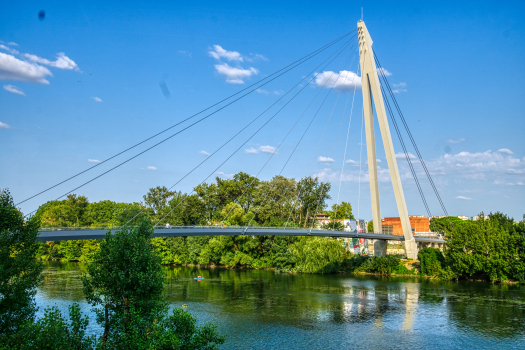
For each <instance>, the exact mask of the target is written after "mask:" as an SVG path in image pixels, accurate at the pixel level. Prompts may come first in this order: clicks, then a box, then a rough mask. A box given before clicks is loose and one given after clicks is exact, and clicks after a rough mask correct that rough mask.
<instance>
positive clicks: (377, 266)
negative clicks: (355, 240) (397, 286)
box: [355, 255, 401, 276]
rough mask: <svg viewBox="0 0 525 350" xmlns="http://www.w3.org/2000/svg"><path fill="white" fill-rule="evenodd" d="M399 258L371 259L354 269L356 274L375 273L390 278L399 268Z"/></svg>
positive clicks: (397, 256) (393, 256)
mask: <svg viewBox="0 0 525 350" xmlns="http://www.w3.org/2000/svg"><path fill="white" fill-rule="evenodd" d="M400 262H401V257H400V256H399V255H387V256H383V257H377V256H375V257H372V258H369V259H367V260H365V261H364V262H363V264H362V265H361V266H360V267H358V268H356V270H355V271H356V272H368V273H376V274H380V275H382V276H390V275H391V274H393V273H394V272H395V271H396V269H397V268H398V267H399V265H400Z"/></svg>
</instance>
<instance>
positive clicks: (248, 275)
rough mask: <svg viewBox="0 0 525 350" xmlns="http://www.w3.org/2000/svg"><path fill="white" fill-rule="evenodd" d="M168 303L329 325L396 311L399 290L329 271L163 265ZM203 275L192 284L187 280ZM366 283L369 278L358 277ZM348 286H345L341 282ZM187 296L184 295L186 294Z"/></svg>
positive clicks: (357, 320) (289, 322) (360, 320)
mask: <svg viewBox="0 0 525 350" xmlns="http://www.w3.org/2000/svg"><path fill="white" fill-rule="evenodd" d="M165 271H166V276H167V286H166V290H165V293H166V295H167V298H168V301H169V302H172V303H174V304H181V303H184V302H185V301H186V300H188V299H189V300H191V301H194V302H208V303H212V304H216V305H219V306H220V307H221V310H222V311H223V312H231V313H236V314H239V313H241V314H242V313H246V314H249V315H251V316H255V317H257V318H258V320H259V321H264V320H265V319H270V318H271V320H272V322H282V323H286V324H297V323H298V322H309V321H319V320H327V321H331V322H334V323H362V322H373V321H374V320H376V319H377V318H382V317H383V315H384V314H386V313H389V312H401V308H402V307H400V306H399V304H398V303H392V302H391V301H389V298H395V299H398V300H400V298H401V290H400V289H399V288H397V287H394V288H392V287H387V286H385V285H384V283H383V282H382V281H377V282H375V283H372V284H373V285H372V286H367V285H360V284H359V283H357V285H352V284H349V283H348V279H347V278H344V279H343V278H340V277H339V276H334V275H325V276H322V275H307V274H293V275H290V274H278V273H274V272H271V271H266V270H230V269H222V268H217V269H199V268H197V267H193V268H190V267H167V268H166V269H165ZM197 275H201V276H203V277H204V278H205V280H204V281H202V282H196V281H195V280H194V279H193V278H194V277H195V276H197ZM363 280H364V281H366V284H370V282H371V280H370V277H369V276H368V277H365V278H364V279H363ZM346 284H348V285H346ZM188 296H189V297H188Z"/></svg>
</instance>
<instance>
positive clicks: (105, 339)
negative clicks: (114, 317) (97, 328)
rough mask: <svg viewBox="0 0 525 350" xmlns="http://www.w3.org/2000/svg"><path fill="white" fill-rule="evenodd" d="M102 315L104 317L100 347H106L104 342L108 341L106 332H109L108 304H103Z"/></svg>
mask: <svg viewBox="0 0 525 350" xmlns="http://www.w3.org/2000/svg"><path fill="white" fill-rule="evenodd" d="M104 317H105V324H104V334H103V335H102V349H105V348H106V342H107V341H108V333H109V320H108V318H109V308H108V304H106V305H105V310H104Z"/></svg>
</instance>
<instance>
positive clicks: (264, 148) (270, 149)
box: [259, 146, 277, 153]
mask: <svg viewBox="0 0 525 350" xmlns="http://www.w3.org/2000/svg"><path fill="white" fill-rule="evenodd" d="M259 151H261V152H263V153H275V152H276V151H277V148H275V147H273V146H260V147H259Z"/></svg>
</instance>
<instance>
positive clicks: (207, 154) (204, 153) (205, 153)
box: [199, 151, 210, 157]
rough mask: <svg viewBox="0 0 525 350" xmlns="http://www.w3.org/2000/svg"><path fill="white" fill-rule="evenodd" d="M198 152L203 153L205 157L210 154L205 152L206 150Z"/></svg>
mask: <svg viewBox="0 0 525 350" xmlns="http://www.w3.org/2000/svg"><path fill="white" fill-rule="evenodd" d="M199 153H200V154H203V155H205V156H206V157H207V156H209V155H210V154H209V153H208V152H206V151H199Z"/></svg>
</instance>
